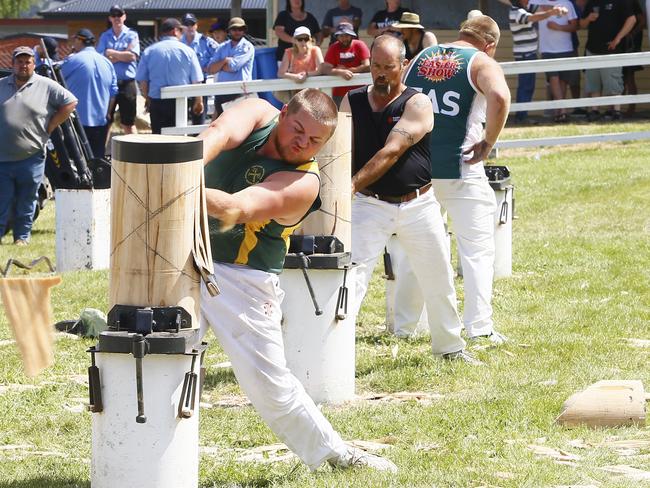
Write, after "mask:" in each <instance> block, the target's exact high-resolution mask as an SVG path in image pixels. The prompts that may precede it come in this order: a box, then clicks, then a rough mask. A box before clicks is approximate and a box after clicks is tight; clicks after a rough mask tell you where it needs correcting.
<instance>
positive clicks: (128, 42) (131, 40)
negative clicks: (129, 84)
mask: <svg viewBox="0 0 650 488" xmlns="http://www.w3.org/2000/svg"><path fill="white" fill-rule="evenodd" d="M107 49H114V50H116V51H131V52H132V53H133V54H135V55H136V57H138V56H140V38H139V37H138V33H137V32H136V31H134V30H133V29H129V28H128V27H127V26H124V27H123V28H122V32H121V33H120V35H119V36H116V35H115V33H114V32H113V28H110V29H108V30H107V31H105V32H103V33H102V35H101V36H99V42H98V43H97V52H98V53H99V54H101V55H102V56H104V54H105V53H106V50H107ZM137 65H138V62H137V60H136V61H131V62H130V63H125V62H123V61H119V62H117V63H113V67H114V68H115V73H116V74H117V79H118V80H119V81H124V80H132V79H134V78H135V72H136V67H137Z"/></svg>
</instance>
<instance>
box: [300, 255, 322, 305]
mask: <svg viewBox="0 0 650 488" xmlns="http://www.w3.org/2000/svg"><path fill="white" fill-rule="evenodd" d="M297 256H298V262H299V265H300V269H301V270H302V275H303V276H304V277H305V283H307V289H308V290H309V296H310V297H311V301H312V303H313V304H314V312H315V313H316V315H323V309H322V308H320V307H319V306H318V302H317V301H316V294H315V293H314V288H313V287H312V286H311V280H310V279H309V276H308V275H307V268H308V267H309V258H308V257H307V256H305V253H304V252H299V253H297Z"/></svg>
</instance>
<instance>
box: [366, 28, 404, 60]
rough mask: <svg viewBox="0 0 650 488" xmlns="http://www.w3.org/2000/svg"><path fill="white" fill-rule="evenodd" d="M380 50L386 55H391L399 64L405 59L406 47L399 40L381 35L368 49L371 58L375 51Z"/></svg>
mask: <svg viewBox="0 0 650 488" xmlns="http://www.w3.org/2000/svg"><path fill="white" fill-rule="evenodd" d="M378 49H381V50H382V51H383V52H385V53H386V54H392V55H394V56H395V58H397V60H398V61H399V63H400V64H402V63H403V62H404V60H405V59H406V46H404V43H403V42H402V40H401V39H398V38H397V37H395V36H391V35H388V34H382V35H381V36H379V37H377V38H376V39H375V40H374V41H373V43H372V46H371V47H370V56H371V58H372V57H374V55H375V50H378Z"/></svg>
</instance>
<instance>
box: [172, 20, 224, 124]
mask: <svg viewBox="0 0 650 488" xmlns="http://www.w3.org/2000/svg"><path fill="white" fill-rule="evenodd" d="M181 22H182V24H183V25H184V26H185V33H184V34H183V36H182V37H181V42H182V43H183V44H186V45H187V46H189V47H191V48H192V49H194V52H195V53H196V56H197V57H198V58H199V64H200V65H201V69H202V70H203V79H204V82H205V78H207V75H208V64H210V60H211V59H212V56H214V53H215V52H217V48H218V47H219V45H218V44H217V42H216V41H215V40H214V39H212V38H211V37H208V36H204V35H203V34H201V33H200V32H198V27H199V24H198V21H197V19H196V16H195V15H194V14H192V13H187V14H185V15H184V16H183V20H182V21H181ZM193 101H194V99H193V98H191V99H190V103H192V102H193ZM206 105H207V97H203V106H204V107H206ZM191 118H192V124H193V125H200V124H204V123H205V110H203V112H201V113H200V114H195V113H194V112H192V113H191Z"/></svg>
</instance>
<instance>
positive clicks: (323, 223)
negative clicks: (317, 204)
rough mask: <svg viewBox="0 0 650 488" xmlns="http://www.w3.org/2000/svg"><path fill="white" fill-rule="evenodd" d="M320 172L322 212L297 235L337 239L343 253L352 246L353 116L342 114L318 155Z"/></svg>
mask: <svg viewBox="0 0 650 488" xmlns="http://www.w3.org/2000/svg"><path fill="white" fill-rule="evenodd" d="M316 161H318V168H319V170H320V185H321V186H320V198H321V201H322V204H321V208H320V210H318V211H317V212H314V213H312V214H311V215H309V217H307V218H306V219H305V220H304V222H303V223H302V225H301V226H300V227H299V228H298V229H297V230H296V231H295V234H296V235H314V236H322V235H326V236H336V237H338V239H339V240H340V241H341V242H342V243H343V249H344V250H345V251H350V248H351V242H352V224H351V220H352V195H351V194H350V190H351V185H350V182H351V180H352V174H351V172H352V116H351V114H349V113H343V112H339V119H338V125H337V127H336V131H335V132H334V134H333V135H332V137H331V139H330V140H329V141H327V143H326V144H325V145H324V146H323V148H322V149H321V150H320V152H319V153H318V154H317V155H316Z"/></svg>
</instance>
